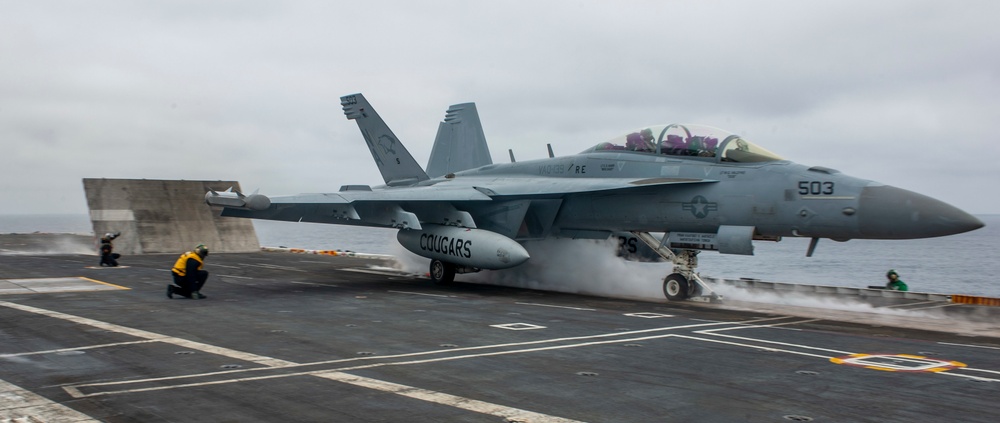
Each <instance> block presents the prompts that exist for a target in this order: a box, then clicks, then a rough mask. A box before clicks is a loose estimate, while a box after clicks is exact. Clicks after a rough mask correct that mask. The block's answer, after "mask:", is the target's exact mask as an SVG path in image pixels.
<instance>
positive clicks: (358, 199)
mask: <svg viewBox="0 0 1000 423" xmlns="http://www.w3.org/2000/svg"><path fill="white" fill-rule="evenodd" d="M340 100H341V105H342V106H343V109H344V113H345V114H346V115H347V118H348V119H352V120H354V121H356V122H357V124H358V127H359V128H360V129H361V134H362V135H363V137H364V140H365V142H366V143H367V144H368V149H369V150H370V151H371V153H372V157H373V158H374V159H375V163H376V165H377V166H378V168H379V171H381V173H382V177H383V179H384V182H385V184H384V185H379V186H369V185H344V186H341V187H340V190H339V191H337V192H330V193H322V194H298V195H289V196H280V197H270V198H269V197H266V196H264V195H262V194H257V193H254V194H251V195H244V194H242V193H239V192H232V191H228V192H218V191H211V192H209V193H207V194H206V196H205V199H206V202H207V203H208V204H209V205H217V206H224V207H225V208H224V210H223V211H222V215H223V216H234V217H245V218H253V219H269V220H283V221H296V222H317V223H334V224H344V225H358V226H374V227H383V228H398V229H399V233H398V235H397V239H398V240H399V242H400V244H402V245H403V246H404V247H405V248H406V249H408V250H410V251H412V252H413V253H415V254H417V255H420V256H423V257H426V258H429V259H430V260H431V262H430V276H431V279H432V280H434V281H435V282H437V283H448V282H451V281H452V280H453V279H454V278H455V274H456V273H467V272H476V271H480V270H482V269H505V268H510V267H514V266H518V265H520V264H522V263H524V262H526V261H527V260H529V259H532V260H543V261H544V260H545V257H534V258H531V257H529V255H528V252H527V251H526V250H525V249H524V247H523V246H522V243H523V242H524V241H528V240H538V239H543V238H547V237H560V238H572V239H607V238H609V237H612V236H620V234H625V235H626V236H627V237H629V238H631V239H632V240H633V242H635V240H641V243H642V244H641V245H642V246H643V248H648V249H650V250H652V251H655V252H656V253H657V254H659V255H660V256H662V257H663V258H665V259H668V260H671V261H672V262H673V264H674V267H673V271H672V272H671V273H670V274H669V275H667V276H666V278H665V279H664V284H663V291H664V294H665V295H666V297H667V298H668V299H670V300H681V299H685V298H688V297H689V296H691V295H708V294H709V293H711V287H710V286H708V285H707V284H705V283H704V282H703V281H701V280H700V278H698V276H697V274H696V273H695V269H696V266H697V259H696V256H697V254H698V253H699V252H700V251H704V250H711V251H718V252H720V253H723V254H753V245H752V243H753V241H755V240H766V241H778V240H780V239H781V238H782V237H808V238H811V240H812V241H811V242H810V246H809V250H808V252H807V254H808V255H812V253H813V251H814V249H815V247H816V243H817V241H818V240H819V239H820V238H829V239H834V240H838V241H846V240H849V239H913V238H927V237H937V236H944V235H951V234H957V233H961V232H966V231H971V230H974V229H977V228H980V227H982V226H983V223H982V222H980V221H979V220H978V219H976V218H975V217H973V216H971V215H969V214H968V213H965V212H963V211H962V210H959V209H957V208H955V207H952V206H950V205H948V204H945V203H943V202H941V201H938V200H935V199H933V198H930V197H927V196H924V195H921V194H917V193H915V192H911V191H907V190H903V189H900V188H896V187H892V186H888V185H883V184H880V183H877V182H873V181H870V180H865V179H860V178H856V177H853V176H848V175H845V174H843V173H840V172H838V171H836V170H833V169H830V168H826V167H819V166H811V167H810V166H804V165H801V164H798V163H795V162H792V161H789V160H786V159H784V158H782V157H780V156H778V155H776V154H774V153H772V152H770V151H768V150H766V149H764V148H762V147H760V146H758V145H756V144H754V143H752V142H750V141H749V140H747V139H744V138H743V137H741V136H739V135H736V134H731V133H728V132H726V131H723V130H720V129H717V128H712V127H707V126H701V125H686V124H669V125H655V126H648V127H643V128H638V129H636V130H634V131H630V132H627V133H625V134H623V135H621V136H619V137H617V138H614V139H611V140H608V141H605V142H600V143H597V144H596V145H593V146H591V147H590V148H587V149H585V150H583V151H582V152H580V153H579V154H576V155H571V156H565V157H553V154H552V150H551V147H550V148H549V158H546V159H541V160H531V161H521V162H517V161H514V157H513V153H511V163H503V164H494V163H493V162H492V159H491V156H490V153H489V148H488V146H487V144H486V138H485V136H484V134H483V130H482V125H481V123H480V120H479V115H478V113H477V111H476V106H475V104H473V103H465V104H457V105H453V106H451V107H450V108H449V109H448V111H447V112H446V115H445V118H444V121H443V122H441V123H440V124H439V126H438V133H437V138H436V140H435V143H434V147H433V149H432V151H431V156H430V160H429V162H428V165H427V170H426V171H424V169H423V168H422V167H421V166H420V165H419V164H418V163H417V162H416V160H414V158H413V156H411V155H410V153H409V152H408V151H407V150H406V147H404V146H403V144H402V143H401V142H400V141H399V138H397V137H396V135H395V134H393V132H392V131H391V130H390V129H389V127H388V126H387V125H386V123H385V122H384V121H383V120H382V118H380V117H379V115H378V114H377V113H376V112H375V110H374V109H373V108H372V106H371V105H370V104H369V103H368V101H367V100H365V98H364V97H363V96H362V95H361V94H352V95H347V96H344V97H341V99H340ZM651 233H657V234H659V233H662V236H654V235H652V234H651Z"/></svg>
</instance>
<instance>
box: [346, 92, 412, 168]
mask: <svg viewBox="0 0 1000 423" xmlns="http://www.w3.org/2000/svg"><path fill="white" fill-rule="evenodd" d="M340 105H341V106H343V108H344V115H346V116H347V118H348V119H352V120H354V121H356V122H357V123H358V128H360V129H361V135H363V136H364V137H365V142H367V143H368V149H369V150H371V152H372V157H373V158H375V164H377V165H378V170H379V172H381V173H382V179H384V180H385V184H386V185H390V186H399V185H413V184H415V183H417V182H420V181H423V180H427V179H430V178H429V177H428V176H427V173H425V172H424V170H423V169H422V168H421V167H420V165H419V164H417V161H416V160H414V159H413V156H412V155H410V152H409V151H407V150H406V147H403V143H401V142H399V139H398V138H396V135H395V134H393V133H392V130H391V129H389V126H388V125H386V124H385V122H384V121H383V120H382V118H381V117H379V115H378V113H375V109H373V108H372V106H371V104H368V100H365V97H364V96H363V95H361V94H351V95H345V96H343V97H341V98H340Z"/></svg>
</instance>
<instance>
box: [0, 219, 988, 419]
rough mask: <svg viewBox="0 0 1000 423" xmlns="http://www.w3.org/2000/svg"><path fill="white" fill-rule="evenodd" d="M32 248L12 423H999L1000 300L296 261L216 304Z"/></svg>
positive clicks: (224, 276) (13, 316) (229, 259)
mask: <svg viewBox="0 0 1000 423" xmlns="http://www.w3.org/2000/svg"><path fill="white" fill-rule="evenodd" d="M33 242H38V243H44V242H48V241H47V240H45V239H44V236H40V235H36V236H33V237H31V236H25V237H18V236H9V235H8V236H2V237H0V251H3V250H6V252H7V253H6V254H0V421H2V422H7V421H53V422H55V421H59V422H62V421H91V420H93V421H105V422H276V421H281V422H431V421H433V422H550V421H551V422H558V421H588V422H671V421H677V422H694V421H697V422H783V421H814V422H915V421H920V422H938V421H940V422H958V421H960V422H994V421H996V410H997V400H998V399H1000V338H998V337H997V334H998V333H1000V329H998V328H997V326H998V325H1000V323H998V321H1000V320H998V319H997V316H1000V312H998V310H997V309H998V307H992V308H991V307H973V306H955V307H948V306H947V304H926V303H920V302H916V301H910V302H906V301H901V300H893V301H888V300H886V301H882V302H881V303H879V304H874V303H873V305H874V306H877V307H904V308H905V307H910V308H914V307H923V308H927V307H936V308H937V309H942V310H954V311H948V312H947V313H949V314H948V316H951V317H952V318H954V319H960V320H954V321H951V320H947V319H946V320H941V321H935V322H929V323H928V324H927V325H922V324H921V323H920V322H905V321H904V322H902V323H900V322H899V321H898V320H897V321H895V322H894V321H892V320H891V319H889V320H879V319H881V318H874V317H872V316H870V315H867V314H864V313H860V314H859V313H850V312H844V311H829V310H825V311H824V310H815V309H808V308H802V309H801V310H800V309H799V308H788V307H781V306H764V305H759V306H754V305H751V304H745V303H744V304H723V305H715V304H698V303H690V302H685V303H668V302H666V301H665V300H664V301H661V302H642V301H632V300H622V299H611V298H596V297H587V296H577V295H569V294H561V293H552V292H542V291H532V290H524V289H513V288H505V287H496V286H484V285H472V284H463V283H455V284H453V285H451V286H446V287H440V286H434V285H433V284H431V283H430V282H429V281H427V280H425V279H422V278H414V277H410V276H406V275H401V274H395V273H393V272H382V271H379V270H375V271H371V270H368V271H364V272H361V271H356V270H357V269H366V268H370V267H371V266H376V265H380V263H379V262H376V261H373V260H362V259H352V258H343V257H327V256H316V255H296V254H286V253H240V254H212V255H210V256H209V257H208V260H207V262H206V263H207V264H206V269H207V270H209V271H210V272H211V273H212V276H211V277H210V279H209V282H208V285H207V286H206V288H205V289H204V290H203V292H204V293H205V294H206V295H208V296H209V298H208V299H205V300H186V299H174V300H168V299H167V298H166V296H165V287H166V285H167V282H168V281H169V280H170V275H169V272H168V269H169V267H170V266H171V265H172V264H173V261H174V260H175V259H176V256H175V255H145V256H135V257H132V256H128V257H124V258H123V259H122V260H121V262H122V264H124V265H127V266H128V267H127V268H115V269H112V268H93V267H94V266H95V265H96V263H97V257H96V256H85V255H40V254H16V253H13V251H15V250H18V249H21V250H31V248H30V247H31V244H32V243H33ZM15 244H17V245H15ZM61 287H62V288H61ZM734 308H738V309H734ZM754 308H757V309H758V311H752V310H750V309H754ZM761 309H763V310H764V311H759V310H761ZM786 311H787V313H786ZM890 317H895V318H897V319H904V320H905V315H904V316H890ZM894 325H902V326H908V327H909V328H898V327H894ZM952 326H955V327H958V326H969V327H971V328H972V329H969V330H955V331H951V330H948V328H949V327H952ZM917 327H925V328H927V329H934V330H921V329H914V328H917ZM977 334H978V335H977ZM872 367H875V368H872ZM28 416H33V417H31V418H34V419H36V420H28V418H29V417H28ZM5 419H6V420H5ZM17 419H22V420H17ZM88 419H90V420H88Z"/></svg>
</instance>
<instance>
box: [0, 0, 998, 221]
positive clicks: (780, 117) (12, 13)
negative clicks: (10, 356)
mask: <svg viewBox="0 0 1000 423" xmlns="http://www.w3.org/2000/svg"><path fill="white" fill-rule="evenodd" d="M3 10H4V14H3V15H2V16H0V35H2V37H0V140H2V142H3V146H4V154H3V156H2V157H3V158H2V159H0V165H2V166H0V169H2V170H0V171H2V172H3V174H2V176H3V177H2V178H0V189H2V191H3V192H4V193H5V196H4V197H5V200H4V201H3V203H2V204H3V205H2V207H0V213H53V212H79V213H82V212H85V211H86V204H85V202H84V199H83V193H82V189H81V186H80V179H81V178H84V177H115V178H169V179H237V180H240V181H241V182H242V183H243V185H244V187H245V188H247V189H251V190H252V189H254V188H257V187H260V188H261V189H262V192H266V193H269V194H291V193H297V192H317V191H331V190H336V189H337V187H339V186H340V185H342V184H357V183H368V184H377V183H379V182H380V181H381V178H380V176H379V175H378V172H377V169H376V168H375V166H374V164H373V163H371V158H370V155H369V153H368V152H367V150H366V149H365V148H364V144H363V141H362V140H361V137H360V135H359V134H358V133H357V128H356V126H355V125H354V123H353V122H350V121H347V120H346V119H344V117H343V115H342V113H341V111H340V105H339V100H338V97H339V96H341V95H344V94H349V93H354V92H363V93H365V95H366V97H368V99H369V100H370V101H372V102H373V104H374V105H375V108H376V109H378V111H379V112H380V113H381V114H382V115H383V117H384V118H386V120H387V121H388V122H389V123H390V125H391V126H392V128H393V130H394V131H395V132H396V134H397V135H398V136H399V137H400V138H401V139H403V140H404V142H405V143H406V144H407V147H408V148H409V149H410V151H411V152H412V153H413V154H414V156H416V157H417V159H418V161H421V162H424V161H426V158H427V156H428V155H429V153H430V147H431V145H430V143H431V141H432V139H433V137H434V133H435V131H436V127H437V122H438V121H440V119H441V118H442V117H443V113H444V110H445V108H446V107H447V106H448V105H449V104H454V103H459V102H466V101H475V102H476V103H477V105H478V106H479V110H480V114H481V116H482V120H483V124H484V127H485V129H486V133H487V138H488V139H489V140H490V145H491V148H492V152H493V155H494V160H495V161H506V160H507V158H506V156H507V155H506V150H507V149H508V148H513V149H514V150H515V154H517V157H518V158H519V159H521V160H524V159H529V158H538V157H544V156H545V147H544V145H545V143H552V144H553V148H554V149H555V150H556V151H557V153H560V154H570V153H575V152H578V151H580V150H582V149H583V148H585V147H587V146H590V145H593V144H596V143H597V142H600V141H603V140H605V139H609V138H612V137H614V136H617V135H619V134H621V133H623V132H626V131H629V130H631V129H633V128H635V127H639V126H643V125H649V124H658V123H670V122H698V123H705V124H710V125H713V126H718V127H722V128H726V129H729V130H731V131H734V132H739V133H741V134H744V135H746V136H747V137H749V138H751V139H753V140H754V141H755V142H757V143H758V144H761V145H763V146H765V147H767V148H769V149H771V150H773V151H775V152H777V153H779V154H782V155H784V156H785V157H787V158H789V159H792V160H796V161H799V162H803V163H807V164H817V165H818V164H821V165H825V166H828V167H833V168H838V169H840V170H842V171H844V172H846V173H850V174H853V175H856V176H861V177H866V178H871V179H875V180H879V181H881V182H885V183H888V184H892V185H897V186H900V187H903V188H907V189H912V190H915V191H918V192H921V193H924V194H928V195H931V196H933V197H937V198H940V199H942V200H945V201H948V202H951V203H953V204H955V205H957V206H959V207H961V208H963V209H966V210H968V211H970V212H973V213H1000V196H997V195H996V194H997V191H996V189H995V188H992V187H991V186H990V181H992V180H995V177H994V176H993V175H994V174H995V173H996V172H997V171H998V170H1000V166H998V165H997V164H995V163H994V161H993V160H992V159H991V158H992V157H996V156H998V155H1000V147H997V143H996V141H994V138H995V136H994V135H993V133H994V132H995V130H994V129H993V128H992V127H991V126H992V125H994V124H995V122H998V121H1000V119H998V118H1000V106H998V104H997V100H996V99H997V98H1000V84H998V75H1000V63H998V60H1000V59H998V58H997V55H996V54H995V53H996V52H997V51H1000V48H998V47H1000V41H998V40H1000V29H997V28H996V26H995V25H994V23H993V22H992V21H991V19H992V17H995V16H997V14H998V13H997V12H998V11H1000V6H998V5H996V4H994V2H985V1H983V2H968V3H963V4H961V5H954V4H948V3H946V2H936V1H907V2H892V1H888V2H875V3H872V2H861V1H857V2H853V1H847V2H845V1H835V2H834V1H830V2H794V1H764V2H739V1H708V2H706V1H674V2H660V1H626V2H614V3H612V2H585V1H547V2H527V1H523V2H522V1H505V2H487V3H482V2H476V3H471V2H460V1H427V2H410V1H406V2H404V1H366V2H319V1H317V2H298V1H293V2H281V1H255V2H245V1H239V2H237V1H217V2H176V1H172V2H140V3H136V2H128V1H96V2H50V1H33V2H5V4H3Z"/></svg>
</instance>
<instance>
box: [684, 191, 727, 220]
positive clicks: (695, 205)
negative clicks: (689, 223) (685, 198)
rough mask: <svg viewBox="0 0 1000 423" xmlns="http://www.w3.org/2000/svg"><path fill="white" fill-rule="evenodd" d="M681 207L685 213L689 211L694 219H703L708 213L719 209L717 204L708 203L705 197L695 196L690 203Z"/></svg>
mask: <svg viewBox="0 0 1000 423" xmlns="http://www.w3.org/2000/svg"><path fill="white" fill-rule="evenodd" d="M681 207H683V208H684V210H686V211H690V212H691V214H693V215H694V217H697V218H699V219H704V218H706V217H708V212H713V211H716V210H718V209H719V203H715V202H711V203H710V202H709V201H708V200H707V199H706V198H705V197H703V196H700V195H696V196H695V197H694V198H692V199H691V201H690V202H688V203H681Z"/></svg>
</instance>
